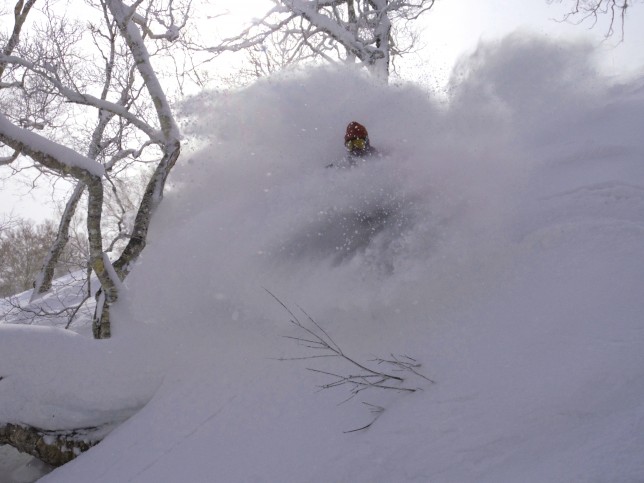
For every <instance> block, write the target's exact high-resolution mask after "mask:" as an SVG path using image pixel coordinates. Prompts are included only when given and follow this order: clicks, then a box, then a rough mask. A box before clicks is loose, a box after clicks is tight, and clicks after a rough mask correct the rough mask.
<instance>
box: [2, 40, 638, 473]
mask: <svg viewBox="0 0 644 483" xmlns="http://www.w3.org/2000/svg"><path fill="white" fill-rule="evenodd" d="M182 110H183V114H184V117H185V122H184V131H185V132H186V133H187V134H189V135H190V136H192V138H193V139H194V141H193V142H194V145H195V149H194V152H193V153H191V154H186V155H184V156H183V158H182V160H181V161H180V163H178V165H177V167H176V170H175V171H174V173H173V177H172V186H171V189H170V190H169V192H168V194H167V196H166V198H165V201H164V203H163V204H162V206H161V208H160V210H159V212H158V214H157V216H156V222H155V224H154V226H153V228H152V230H151V233H150V239H149V245H148V248H147V249H146V251H145V253H144V255H143V257H142V259H141V261H140V263H139V266H138V267H136V270H134V272H133V273H132V275H131V277H130V278H128V280H127V283H126V286H127V291H126V293H125V294H124V296H123V297H122V299H121V301H120V302H119V306H118V307H117V308H116V310H115V317H116V322H115V326H114V330H113V333H114V338H113V339H112V340H111V341H109V342H102V343H101V344H104V345H105V347H106V349H105V350H106V351H109V354H112V355H114V357H116V358H117V360H119V361H120V362H119V363H118V364H117V365H116V370H117V371H118V372H117V373H116V374H117V375H115V376H114V377H112V378H110V377H108V376H104V377H103V380H102V382H101V385H102V389H101V391H98V392H97V393H96V398H97V399H100V400H101V401H102V402H103V403H104V404H107V403H109V404H111V405H112V409H113V410H114V411H116V410H120V409H123V408H130V409H131V408H132V407H140V406H142V405H143V404H144V402H146V401H147V404H145V405H144V406H143V407H142V409H140V411H138V412H137V413H136V414H135V415H134V416H132V417H131V418H130V419H128V420H127V421H126V422H125V423H123V424H122V425H120V426H119V427H118V428H117V429H116V430H114V431H113V432H112V433H111V434H109V435H108V437H107V438H106V439H105V440H104V441H103V442H102V443H101V444H100V445H99V446H97V447H96V448H94V449H92V450H90V451H89V452H88V453H86V454H84V455H82V456H81V457H79V458H78V459H76V460H74V461H73V462H72V463H70V464H68V465H66V466H65V467H62V468H60V469H58V470H56V471H54V472H53V473H51V474H49V475H48V476H46V477H45V478H44V479H43V481H47V482H54V481H61V482H63V481H64V482H66V483H68V482H73V481H79V482H80V481H94V482H113V481H136V482H159V481H179V480H189V481H195V482H197V481H203V482H206V481H265V482H273V481H298V482H302V481H311V482H313V481H352V482H359V481H364V482H376V481H378V482H390V481H418V482H421V481H422V482H426V481H432V482H433V481H437V482H468V481H472V482H474V481H476V482H483V481H490V482H514V481H523V482H529V481H534V482H542V481H638V480H641V479H642V478H644V460H642V458H641V455H642V452H643V451H644V428H643V427H642V424H643V422H642V414H643V411H644V383H643V381H644V326H643V325H642V317H641V316H642V313H644V300H643V297H642V287H643V286H644V275H643V274H644V248H643V247H644V163H642V159H643V155H644V139H642V136H641V133H640V131H641V126H642V125H643V122H644V87H643V85H642V84H641V83H630V84H622V85H613V84H610V83H608V82H607V81H606V80H605V79H602V78H599V77H598V76H597V75H596V74H595V73H594V70H593V68H592V52H591V51H590V50H589V49H588V47H587V46H586V45H584V44H569V45H561V44H554V43H551V42H548V41H544V40H542V39H537V38H531V37H526V36H524V35H519V34H515V35H513V36H510V37H508V38H506V39H504V40H501V41H498V42H495V43H491V44H486V45H482V46H481V47H480V48H479V49H478V51H477V52H475V53H474V54H473V55H472V56H470V57H468V58H466V59H463V61H462V62H461V63H460V64H459V66H458V67H457V69H456V70H455V72H454V78H453V81H452V84H451V91H450V101H449V102H440V101H438V100H437V99H435V98H433V97H432V95H431V94H430V93H428V92H425V91H423V90H421V89H419V88H417V87H414V86H410V85H404V86H390V87H385V86H381V85H376V84H373V83H372V82H371V81H370V80H369V79H366V78H364V77H363V76H361V75H359V74H357V73H354V72H349V71H335V70H330V69H319V70H313V71H302V72H291V73H289V74H287V75H283V76H278V77H275V78H271V79H266V80H262V81H259V82H257V83H256V84H255V85H253V86H251V87H250V88H248V89H245V90H243V91H239V92H234V93H217V92H205V93H203V94H201V95H200V96H198V97H195V98H193V99H190V100H187V101H186V102H185V103H184V105H183V107H182ZM352 120H357V121H359V122H361V123H363V124H365V125H366V126H367V128H368V129H369V133H370V138H371V140H372V143H373V144H374V145H375V146H376V147H377V148H378V149H379V150H380V151H381V153H382V156H381V157H378V158H377V159H374V160H373V161H371V160H370V161H369V162H367V163H365V164H364V165H363V166H360V167H358V168H355V169H326V168H325V166H326V165H327V164H329V163H331V162H333V161H335V160H337V159H339V158H341V157H342V156H343V155H344V152H343V149H344V148H343V145H342V136H343V132H344V128H345V126H346V124H347V123H348V122H349V121H352ZM266 290H269V291H270V292H271V293H273V294H275V295H277V296H278V297H279V298H280V300H282V301H283V302H284V303H285V304H286V305H287V306H289V307H291V308H292V309H293V310H294V311H295V312H297V311H298V308H297V307H298V306H299V307H302V308H303V309H304V310H306V312H307V313H309V314H311V316H312V317H313V318H314V319H315V320H316V321H317V322H318V323H320V324H321V325H322V326H323V327H324V329H325V330H327V331H328V332H329V334H331V336H332V337H333V338H334V340H336V341H337V342H338V343H339V344H340V345H341V346H342V347H343V348H344V350H345V351H346V352H348V353H351V354H352V355H354V356H355V357H356V358H357V359H360V360H361V361H368V360H370V359H373V358H374V357H375V356H387V355H389V354H390V353H392V352H393V353H396V354H406V355H409V356H412V357H414V358H416V359H417V360H418V361H420V362H421V363H422V364H423V368H422V371H423V373H424V374H425V375H426V376H427V377H430V378H431V379H433V380H436V381H437V382H436V384H429V383H428V382H427V381H425V383H422V382H419V383H418V385H419V387H420V388H421V389H423V390H422V391H421V392H419V393H414V394H411V395H407V394H402V393H400V394H398V393H393V394H379V393H378V392H377V391H365V392H363V393H361V394H360V395H359V397H356V398H353V399H351V400H350V401H349V402H347V403H346V404H342V405H338V403H340V402H341V401H343V400H345V399H346V398H347V394H346V393H343V391H342V389H341V388H340V389H338V390H328V391H322V392H317V391H316V388H315V386H316V385H317V384H321V383H324V382H325V380H324V377H322V376H320V375H316V374H311V373H310V372H307V371H306V368H307V367H315V368H324V367H326V366H325V364H326V363H327V362H325V360H316V359H312V360H305V361H278V360H276V359H279V358H283V357H286V358H289V357H300V356H307V355H310V354H311V351H310V350H307V348H306V347H302V346H298V345H297V344H296V343H294V342H293V341H292V340H289V339H284V338H282V337H281V336H294V335H296V332H295V329H294V328H293V327H292V326H291V325H290V324H289V316H288V314H287V313H285V311H284V310H283V308H282V307H281V306H280V305H279V304H278V303H276V302H275V300H274V299H273V298H272V297H271V296H270V295H269V294H268V293H267V292H266ZM298 313H299V312H298ZM3 330H4V328H3ZM14 332H15V331H14ZM24 335H27V334H24ZM13 337H22V338H23V339H24V340H23V341H22V342H21V344H31V342H29V340H28V338H27V337H23V336H22V335H20V336H18V334H17V333H14V334H13ZM61 342H62V343H64V344H68V341H61ZM15 343H16V344H17V343H18V342H15ZM90 343H92V344H93V343H95V342H94V341H91V342H90V341H88V342H87V344H90ZM33 344H35V346H34V347H36V349H38V351H39V352H37V353H36V354H35V355H34V354H33V353H31V358H32V359H33V358H35V361H34V360H32V364H35V363H36V362H42V361H43V360H45V359H46V354H51V351H48V350H46V349H45V348H44V347H42V346H40V345H38V343H36V342H34V343H33ZM97 344H98V343H97ZM23 347H24V345H23ZM52 350H55V349H54V348H52ZM7 351H8V352H11V348H10V347H5V346H4V345H3V347H2V353H3V354H5V353H8V352H7ZM14 352H15V351H14ZM67 352H68V353H71V352H73V351H72V349H68V350H67ZM16 357H17V359H14V360H17V361H18V362H14V363H12V365H11V367H12V370H13V371H16V372H19V367H20V361H24V356H22V355H21V353H19V354H17V356H16ZM102 357H107V355H101V353H99V356H97V359H96V361H94V362H90V365H91V364H97V365H99V366H100V367H106V366H107V367H110V364H112V362H110V361H109V360H105V359H101V358H102ZM78 358H79V359H78V360H77V363H78V364H81V363H83V362H82V361H85V360H91V359H92V356H91V354H88V353H87V352H86V351H85V350H84V351H83V355H82V360H81V356H78ZM52 360H55V359H53V358H52ZM128 363H129V367H130V369H131V370H130V371H129V372H128V371H125V370H124V367H128ZM2 364H3V365H2V366H0V371H4V370H5V369H4V365H5V362H3V363H2ZM61 364H62V363H61ZM64 364H65V366H64V367H62V368H61V371H64V370H65V369H66V368H68V367H69V366H73V365H74V362H73V361H68V360H66V362H65V363H64ZM31 367H32V368H33V367H34V366H31ZM33 370H34V371H36V369H35V368H34V369H33ZM80 372H83V374H81V375H80V376H78V377H75V376H76V374H75V373H72V375H71V376H70V380H69V381H68V382H67V386H66V387H67V389H68V390H69V398H70V400H73V398H74V393H75V392H76V391H77V390H78V385H80V384H85V383H86V382H87V380H88V379H90V376H89V375H88V374H85V373H84V371H80ZM108 372H109V371H108ZM141 378H143V379H144V380H146V381H147V383H146V384H141V385H138V384H137V381H139V380H141ZM43 383H44V382H43ZM2 384H4V381H0V388H1V387H2ZM61 384H62V383H61ZM110 388H113V389H114V393H112V394H111V395H110V394H109V389H110ZM33 391H34V392H33V393H32V395H31V396H30V397H32V398H35V397H39V396H38V394H37V391H36V389H34V390H33ZM123 391H125V393H123ZM87 392H88V393H89V394H91V393H92V391H91V390H88V391H87ZM0 397H1V398H2V404H5V403H4V401H6V400H11V397H12V396H11V395H10V394H7V393H6V392H4V393H2V394H1V396H0ZM41 397H42V398H44V399H45V401H41V404H45V405H47V404H48V402H47V400H46V399H47V397H49V396H48V395H47V394H42V395H41ZM57 397H58V396H57ZM87 397H88V398H89V399H87V401H90V403H91V401H92V398H91V397H89V396H87ZM128 398H130V399H131V401H130V402H131V403H132V404H127V402H128V401H124V399H128ZM106 401H107V402H106ZM60 402H61V401H60V400H59V399H56V404H60ZM363 402H365V403H370V404H375V405H379V406H382V407H384V408H385V412H384V413H383V414H382V416H381V417H380V418H379V419H378V421H377V422H376V424H374V425H373V426H372V427H371V428H370V429H368V430H367V431H363V432H357V433H351V434H345V433H344V431H346V430H350V429H352V428H355V427H358V426H361V425H363V424H364V423H365V422H368V421H369V418H370V416H369V413H368V411H367V410H366V409H365V406H364V405H363V404H361V403H363ZM56 404H51V405H49V407H50V408H54V407H55V406H56ZM80 406H81V407H79V408H78V414H79V416H78V418H79V420H82V418H81V416H82V417H86V416H87V414H88V412H87V411H88V407H87V404H84V405H83V404H81V405H80ZM72 407H74V406H73V405H72ZM61 408H63V409H61V411H60V412H61V413H62V415H61V417H63V416H64V417H65V418H66V421H67V424H72V423H74V416H73V415H70V414H68V413H67V412H65V411H66V410H67V407H66V406H65V405H61ZM52 411H54V412H55V410H54V409H52ZM34 412H36V411H35V410H34ZM21 414H22V416H23V418H24V420H25V421H26V422H27V421H28V420H29V418H30V417H32V416H33V417H34V418H35V419H36V420H37V418H36V417H35V416H34V415H30V414H26V413H21ZM56 414H57V413H56ZM115 414H118V413H115Z"/></svg>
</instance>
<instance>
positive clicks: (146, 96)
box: [0, 0, 189, 338]
mask: <svg viewBox="0 0 644 483" xmlns="http://www.w3.org/2000/svg"><path fill="white" fill-rule="evenodd" d="M35 1H36V0H29V1H28V2H27V3H26V4H25V3H23V0H18V2H17V3H16V6H15V15H14V28H13V30H12V33H11V35H10V36H8V37H7V38H6V39H3V40H5V47H4V48H3V50H2V54H0V74H2V77H0V142H1V143H3V144H4V146H5V152H6V155H4V156H3V157H2V162H3V164H5V165H7V166H12V164H15V162H16V160H18V159H19V157H21V156H25V157H28V158H29V159H31V160H32V161H33V163H34V164H33V166H34V168H35V169H38V170H40V171H41V172H42V173H45V174H46V175H48V176H53V177H64V178H67V179H72V180H74V181H75V182H76V188H75V189H74V191H73V193H72V195H71V197H70V199H69V201H68V203H67V205H66V208H65V209H64V211H63V214H62V217H61V221H60V224H59V228H58V232H57V238H56V241H55V243H54V244H53V245H52V248H51V250H50V251H49V253H48V255H47V257H46V259H45V261H44V264H43V269H42V271H41V274H40V275H39V277H37V279H36V289H35V291H34V293H35V294H39V293H43V292H45V291H47V290H49V289H50V288H51V280H52V277H53V276H54V267H55V266H56V264H57V262H58V260H59V258H60V255H61V253H62V252H63V249H64V247H65V245H66V244H67V240H68V239H69V227H70V224H71V220H72V217H73V216H74V214H75V213H76V211H77V207H78V206H79V203H80V202H81V199H82V198H83V196H84V194H86V196H87V198H86V201H85V202H84V203H85V205H86V215H85V218H86V221H87V235H88V240H89V243H88V245H89V265H90V267H91V269H92V271H93V273H94V275H95V276H96V277H97V279H98V281H99V284H100V290H99V292H98V298H97V303H96V312H95V316H94V323H93V325H94V327H93V330H94V335H95V337H97V338H105V337H109V336H110V317H109V313H110V306H111V305H112V304H113V303H114V302H115V301H116V300H117V298H118V293H119V287H120V284H121V282H122V280H123V279H124V278H125V277H126V276H127V275H128V273H129V272H130V269H131V267H132V264H133V262H134V261H135V260H136V259H137V258H138V256H139V255H140V253H141V251H142V250H143V249H144V247H145V244H146V237H147V231H148V227H149V224H150V220H151V217H152V214H153V212H154V209H155V208H156V206H157V205H158V203H159V202H160V201H161V198H162V196H163V191H164V186H165V182H166V179H167V177H168V174H169V172H170V170H171V169H172V167H173V166H174V164H175V162H176V160H177V158H178V156H179V153H180V147H181V145H180V139H179V131H178V128H177V125H176V122H175V119H174V116H173V113H172V110H171V108H170V103H169V101H168V99H167V96H166V93H165V91H164V89H163V88H162V87H161V82H160V80H159V77H158V75H157V71H156V70H155V68H154V67H153V65H152V60H151V59H152V58H153V57H154V56H155V55H160V53H161V52H166V51H167V50H168V49H170V48H171V45H172V43H173V42H174V41H175V40H176V39H177V38H178V35H179V32H180V31H181V29H182V28H183V27H184V26H185V25H186V22H187V18H188V16H189V4H185V5H184V4H181V5H180V4H179V0H177V1H174V2H173V1H172V0H169V1H168V2H155V1H154V0H148V1H137V2H135V3H134V4H133V5H126V4H125V3H124V2H123V1H122V0H93V1H92V2H90V3H88V5H87V6H88V8H91V9H92V11H93V12H94V13H95V17H94V18H92V19H91V20H90V22H84V23H79V22H73V21H71V20H69V19H68V18H66V17H65V16H59V15H58V14H57V13H56V12H54V11H53V10H52V9H50V8H49V6H48V4H47V3H46V2H45V1H44V0H43V5H42V7H41V9H42V10H43V11H45V12H46V14H47V15H46V17H45V20H44V21H42V22H40V23H37V22H34V23H33V24H31V25H30V29H31V31H30V35H21V34H22V32H23V29H24V27H25V25H26V20H27V15H28V14H29V12H30V11H31V7H32V6H33V5H34V3H35ZM81 39H89V40H90V41H91V45H93V50H91V51H90V50H88V49H87V48H83V49H81V48H80V47H79V44H80V43H81V42H80V40H81ZM150 47H151V49H152V50H151V49H150ZM92 66H96V67H95V68H93V67H92ZM16 99H18V100H20V102H15V100H16ZM92 113H94V114H93V116H95V119H96V121H95V123H94V126H93V128H90V129H87V126H86V125H87V121H88V120H89V119H91V117H90V116H92ZM74 118H76V119H78V118H80V119H82V122H83V123H84V124H85V125H78V124H76V125H72V127H71V128H70V122H67V121H69V120H70V119H74ZM36 131H39V132H38V133H37V132H36ZM83 145H85V148H83ZM137 162H145V163H146V164H147V165H148V166H150V169H149V171H148V172H149V173H150V175H149V178H148V179H147V181H146V187H145V190H144V191H143V193H142V196H141V199H140V201H139V205H138V208H137V210H136V215H135V216H134V217H131V220H130V221H129V222H128V223H126V222H125V221H124V220H125V218H126V211H127V210H126V209H125V208H124V206H123V198H122V196H123V191H124V190H123V189H122V188H120V189H119V186H120V185H121V182H120V181H119V180H118V178H119V177H120V176H122V173H124V172H125V171H126V170H127V169H129V168H130V167H132V166H134V165H135V164H136V163H137ZM109 196H111V200H112V202H111V203H107V202H106V199H107V198H108V197H109ZM137 201H138V200H137ZM109 205H111V206H119V205H120V206H121V207H123V209H122V210H120V213H121V216H116V217H112V219H113V220H112V221H114V220H116V221H115V223H114V225H115V226H114V228H106V226H105V225H106V224H107V220H106V219H105V216H104V215H105V213H106V209H105V208H106V206H109ZM118 211H119V210H112V212H113V213H114V212H118ZM106 233H112V239H108V238H107V236H106ZM117 242H118V243H117ZM117 247H119V248H121V249H120V250H119V253H118V254H115V255H113V256H112V257H111V258H110V257H109V256H108V251H109V250H111V249H114V248H117Z"/></svg>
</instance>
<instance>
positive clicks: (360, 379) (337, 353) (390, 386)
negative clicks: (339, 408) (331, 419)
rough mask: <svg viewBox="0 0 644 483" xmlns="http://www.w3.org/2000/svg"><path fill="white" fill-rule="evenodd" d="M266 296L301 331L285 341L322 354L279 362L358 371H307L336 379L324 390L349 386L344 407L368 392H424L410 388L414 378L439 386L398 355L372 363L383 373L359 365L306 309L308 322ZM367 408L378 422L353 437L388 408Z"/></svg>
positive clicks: (360, 428)
mask: <svg viewBox="0 0 644 483" xmlns="http://www.w3.org/2000/svg"><path fill="white" fill-rule="evenodd" d="M266 292H268V294H269V295H270V296H271V297H273V298H274V299H275V300H276V301H277V303H279V304H280V305H281V306H282V307H283V308H284V310H286V312H287V313H288V314H289V315H290V317H291V319H290V322H291V324H293V325H295V327H297V328H298V329H299V331H300V333H301V334H302V335H298V336H284V337H285V338H287V339H292V340H295V341H296V342H298V343H299V344H300V345H302V346H304V347H305V348H308V349H312V350H313V351H319V352H318V353H315V354H312V355H306V356H302V357H282V358H279V359H278V360H280V361H293V360H313V359H323V358H338V359H341V360H343V361H345V362H346V363H348V364H349V365H350V366H351V367H353V368H354V369H357V372H355V373H349V374H341V373H338V372H337V371H336V372H332V371H327V370H321V369H314V368H310V367H309V368H307V369H308V370H309V371H311V372H315V373H318V374H323V375H326V376H330V377H331V378H332V379H331V381H330V382H328V383H326V384H323V385H321V386H319V387H320V389H321V390H322V389H331V388H336V387H340V386H345V385H346V386H348V388H349V397H347V398H346V399H345V400H344V401H342V402H341V403H340V404H343V403H345V402H347V401H349V400H351V399H353V398H355V397H356V396H357V395H358V394H360V393H361V392H362V391H365V390H368V389H380V390H392V391H399V392H408V393H413V392H416V391H420V390H422V389H421V388H420V387H415V386H411V385H409V384H408V382H407V379H408V378H409V376H410V375H411V376H413V377H416V378H421V379H424V380H425V381H426V382H428V383H430V384H433V383H434V382H435V381H433V380H431V379H429V378H428V377H425V376H424V375H422V374H421V373H420V372H418V369H419V368H420V367H421V364H420V363H418V361H416V360H415V359H414V358H412V357H409V356H405V355H398V356H396V355H394V354H391V355H390V358H389V359H383V358H376V359H372V360H370V361H368V362H371V363H372V364H371V365H372V366H373V365H375V366H381V367H383V369H380V368H374V367H369V366H368V365H367V364H366V363H360V362H358V361H357V360H356V359H355V358H353V357H350V356H349V355H347V354H346V353H345V352H344V351H343V350H342V349H341V348H340V346H339V345H338V344H337V343H336V342H335V341H334V340H333V339H332V338H331V336H330V335H329V334H328V332H327V331H325V330H324V329H323V328H322V327H321V326H320V325H319V324H318V323H317V322H316V321H315V320H314V319H313V318H312V317H311V316H310V315H309V314H307V313H306V311H304V309H302V308H301V307H298V308H299V309H300V310H301V311H302V313H303V314H304V315H305V316H306V321H305V322H302V321H301V320H300V319H299V318H298V317H297V315H295V314H294V313H293V311H292V310H291V309H289V308H288V307H287V306H286V304H284V303H283V302H282V301H281V300H280V299H279V298H278V297H277V296H275V295H274V294H273V293H271V292H270V291H269V290H266ZM363 404H364V405H366V406H368V407H369V410H370V412H371V413H372V414H375V416H374V418H373V419H372V420H371V422H369V423H368V424H366V425H364V426H361V427H359V428H356V429H352V430H349V431H345V433H353V432H356V431H362V430H365V429H368V428H370V427H371V426H372V425H373V423H375V422H376V420H377V419H378V418H379V417H380V416H381V415H382V413H383V412H384V411H385V408H384V407H382V406H378V405H376V404H370V403H367V402H363Z"/></svg>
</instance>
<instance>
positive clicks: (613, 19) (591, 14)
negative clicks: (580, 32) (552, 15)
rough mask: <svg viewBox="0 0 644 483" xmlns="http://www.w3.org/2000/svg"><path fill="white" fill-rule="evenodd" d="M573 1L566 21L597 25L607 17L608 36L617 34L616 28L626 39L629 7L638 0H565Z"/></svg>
mask: <svg viewBox="0 0 644 483" xmlns="http://www.w3.org/2000/svg"><path fill="white" fill-rule="evenodd" d="M563 1H564V0H547V2H548V3H554V2H556V3H562V2H563ZM565 1H566V3H571V9H570V11H569V12H568V13H566V14H565V15H564V20H565V21H574V22H577V23H582V22H585V21H590V22H591V23H592V25H593V26H594V25H596V24H597V23H598V22H599V20H600V18H607V20H608V27H606V33H605V35H606V37H611V36H613V35H614V34H615V28H616V27H617V28H618V29H619V31H620V34H621V38H622V40H623V39H624V26H625V24H626V12H627V9H628V8H629V7H630V6H631V5H633V3H635V2H636V1H637V0H632V1H629V0H574V1H571V0H565Z"/></svg>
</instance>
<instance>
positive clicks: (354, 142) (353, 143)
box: [344, 138, 367, 151]
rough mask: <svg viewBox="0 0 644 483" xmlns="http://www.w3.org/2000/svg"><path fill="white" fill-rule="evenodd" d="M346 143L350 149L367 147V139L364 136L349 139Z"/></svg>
mask: <svg viewBox="0 0 644 483" xmlns="http://www.w3.org/2000/svg"><path fill="white" fill-rule="evenodd" d="M344 145H345V146H346V147H347V149H348V150H349V151H353V150H354V149H364V148H366V147H367V140H366V139H362V138H356V139H349V140H348V141H347V142H346V143H344Z"/></svg>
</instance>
